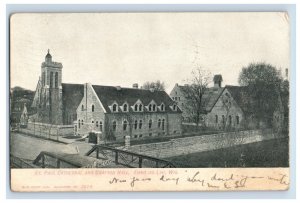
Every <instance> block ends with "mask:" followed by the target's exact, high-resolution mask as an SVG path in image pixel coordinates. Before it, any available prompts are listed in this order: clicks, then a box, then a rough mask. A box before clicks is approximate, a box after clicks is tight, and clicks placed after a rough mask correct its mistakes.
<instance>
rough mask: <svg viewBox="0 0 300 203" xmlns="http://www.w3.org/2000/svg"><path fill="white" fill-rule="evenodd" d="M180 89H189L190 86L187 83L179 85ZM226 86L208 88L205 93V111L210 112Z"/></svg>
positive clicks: (183, 90)
mask: <svg viewBox="0 0 300 203" xmlns="http://www.w3.org/2000/svg"><path fill="white" fill-rule="evenodd" d="M178 87H179V89H180V90H181V91H182V92H186V91H188V88H189V86H187V85H184V86H182V85H178ZM224 89H225V88H224V87H221V88H214V87H212V88H208V89H207V90H206V91H205V92H204V95H203V106H204V111H205V112H204V113H207V112H210V111H211V110H212V108H213V107H214V106H215V104H216V103H217V101H218V99H219V97H220V96H221V94H222V92H223V91H224Z"/></svg>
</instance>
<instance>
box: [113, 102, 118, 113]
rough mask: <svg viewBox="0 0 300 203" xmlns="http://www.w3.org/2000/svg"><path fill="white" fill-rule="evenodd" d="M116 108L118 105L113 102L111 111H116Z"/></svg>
mask: <svg viewBox="0 0 300 203" xmlns="http://www.w3.org/2000/svg"><path fill="white" fill-rule="evenodd" d="M117 108H118V105H117V104H114V105H113V112H116V111H117Z"/></svg>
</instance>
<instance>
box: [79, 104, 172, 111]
mask: <svg viewBox="0 0 300 203" xmlns="http://www.w3.org/2000/svg"><path fill="white" fill-rule="evenodd" d="M173 109H174V110H176V105H174V107H173ZM84 110H85V109H84V105H83V104H82V105H81V111H84ZM156 110H157V106H156V104H149V105H148V111H150V112H155V111H156ZM160 110H161V111H165V105H164V104H161V105H160ZM94 111H95V106H94V104H92V112H94ZM112 111H113V112H118V105H117V104H114V105H113V106H112ZM134 111H135V112H142V111H143V105H142V104H135V105H134ZM123 112H128V105H127V104H124V105H123Z"/></svg>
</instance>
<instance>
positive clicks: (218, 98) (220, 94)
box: [206, 86, 226, 113]
mask: <svg viewBox="0 0 300 203" xmlns="http://www.w3.org/2000/svg"><path fill="white" fill-rule="evenodd" d="M225 89H226V86H225V87H223V90H222V91H221V92H220V94H219V96H218V98H217V99H216V101H215V103H214V105H212V107H211V108H210V110H209V111H206V113H208V112H211V111H212V109H213V108H214V107H215V105H216V103H217V102H218V101H219V98H220V97H221V95H222V94H223V92H224V90H225Z"/></svg>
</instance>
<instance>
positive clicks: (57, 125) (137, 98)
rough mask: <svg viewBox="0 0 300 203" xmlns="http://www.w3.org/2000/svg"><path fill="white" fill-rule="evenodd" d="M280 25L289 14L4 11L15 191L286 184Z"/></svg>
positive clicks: (285, 51) (284, 45) (286, 63)
mask: <svg viewBox="0 0 300 203" xmlns="http://www.w3.org/2000/svg"><path fill="white" fill-rule="evenodd" d="M289 26H290V25H289V16H288V14H287V13H285V12H234V13H233V12H169V13H167V12H162V13H158V12H157V13H15V14H13V15H11V17H10V36H9V37H10V106H9V108H10V134H9V139H10V142H9V143H10V181H11V182H10V184H11V190H12V191H16V192H40V191H45V192H52V191H246V190H287V189H288V188H289V184H290V178H291V177H290V173H289V165H290V164H289V120H290V119H289V107H290V105H289V81H290V80H289V70H290V45H289Z"/></svg>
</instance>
